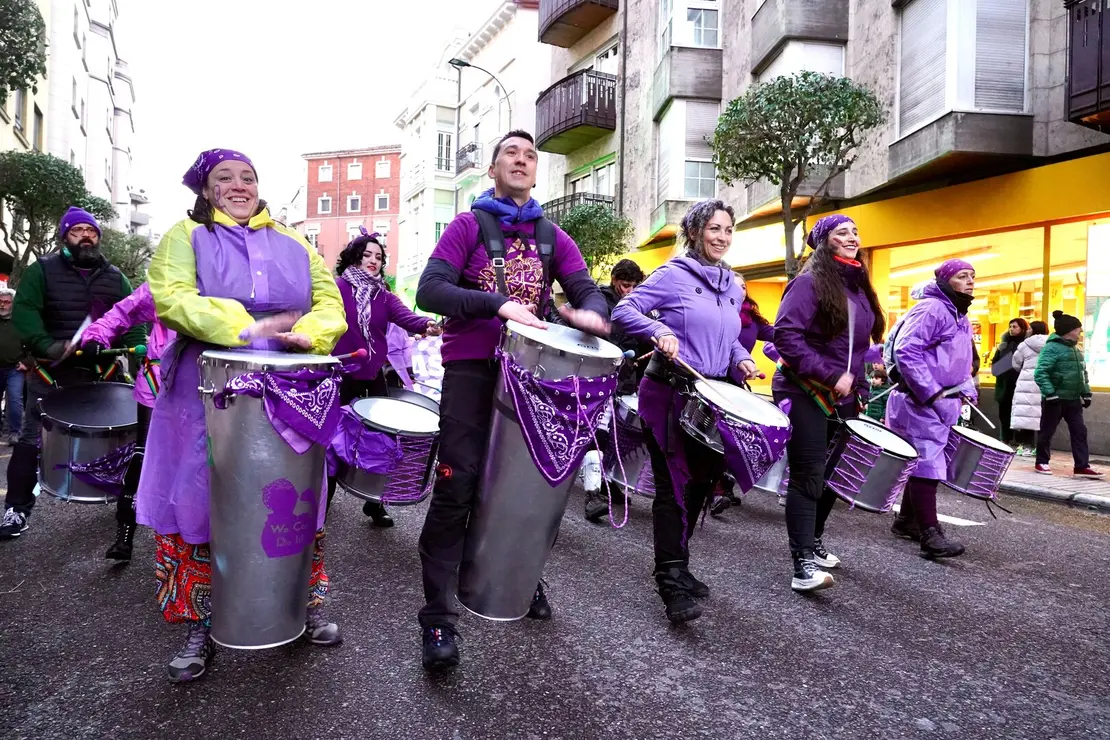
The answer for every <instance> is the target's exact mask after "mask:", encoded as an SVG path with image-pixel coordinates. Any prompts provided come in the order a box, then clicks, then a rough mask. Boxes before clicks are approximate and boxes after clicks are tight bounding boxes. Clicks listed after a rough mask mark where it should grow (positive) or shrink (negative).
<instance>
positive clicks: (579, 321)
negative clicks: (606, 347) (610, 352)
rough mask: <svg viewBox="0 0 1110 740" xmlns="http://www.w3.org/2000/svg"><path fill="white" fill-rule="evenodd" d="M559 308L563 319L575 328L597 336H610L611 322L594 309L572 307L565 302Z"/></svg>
mask: <svg viewBox="0 0 1110 740" xmlns="http://www.w3.org/2000/svg"><path fill="white" fill-rule="evenodd" d="M558 310H559V315H560V316H562V317H563V321H565V322H567V324H569V325H570V326H573V327H574V328H575V329H578V330H579V331H584V332H586V333H587V334H593V335H595V336H603V337H607V336H609V322H608V321H606V320H605V318H604V317H603V316H598V315H597V314H596V313H594V312H593V311H584V310H582V309H580V308H572V307H571V306H568V305H567V304H565V303H564V304H563V305H561V306H559V309H558Z"/></svg>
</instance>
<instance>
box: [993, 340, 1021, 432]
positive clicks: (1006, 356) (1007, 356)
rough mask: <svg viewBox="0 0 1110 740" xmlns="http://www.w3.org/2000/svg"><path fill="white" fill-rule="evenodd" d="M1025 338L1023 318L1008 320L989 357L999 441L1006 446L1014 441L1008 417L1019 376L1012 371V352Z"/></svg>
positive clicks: (1010, 412) (1011, 411) (1016, 372)
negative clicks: (1003, 332) (1008, 324)
mask: <svg viewBox="0 0 1110 740" xmlns="http://www.w3.org/2000/svg"><path fill="white" fill-rule="evenodd" d="M1027 336H1029V322H1028V321H1026V320H1025V319H1023V318H1016V319H1010V328H1009V330H1008V331H1007V332H1006V334H1005V336H1003V337H1002V341H1001V342H999V343H998V349H996V350H995V351H994V355H993V356H992V357H991V373H992V374H993V375H994V400H995V401H997V402H998V421H999V432H998V433H999V439H1001V440H1002V441H1003V442H1005V443H1006V444H1010V443H1012V442H1013V440H1014V432H1013V429H1011V428H1010V416H1011V414H1012V413H1013V406H1014V390H1015V389H1016V388H1017V381H1018V375H1019V372H1018V371H1017V370H1015V369H1014V352H1015V351H1017V348H1018V347H1019V346H1021V343H1022V342H1024V341H1025V338H1026V337H1027Z"/></svg>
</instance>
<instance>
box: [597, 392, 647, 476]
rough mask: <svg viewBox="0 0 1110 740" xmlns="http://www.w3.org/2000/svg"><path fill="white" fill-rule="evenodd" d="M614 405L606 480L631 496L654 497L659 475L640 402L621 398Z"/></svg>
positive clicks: (606, 464) (635, 397)
mask: <svg viewBox="0 0 1110 740" xmlns="http://www.w3.org/2000/svg"><path fill="white" fill-rule="evenodd" d="M613 406H614V408H615V410H616V413H615V414H614V416H615V418H614V420H613V422H612V425H611V426H610V429H609V449H607V450H606V451H605V480H607V481H609V482H610V483H612V484H613V485H616V486H620V487H621V488H623V489H624V490H625V491H627V492H629V493H635V494H637V495H639V496H643V497H645V498H654V497H655V476H654V475H653V474H652V472H651V456H650V455H648V451H647V446H646V445H645V444H644V432H643V429H642V428H641V426H640V413H639V412H640V399H639V397H638V396H621V397H620V398H618V399H617V401H616V403H614V404H613Z"/></svg>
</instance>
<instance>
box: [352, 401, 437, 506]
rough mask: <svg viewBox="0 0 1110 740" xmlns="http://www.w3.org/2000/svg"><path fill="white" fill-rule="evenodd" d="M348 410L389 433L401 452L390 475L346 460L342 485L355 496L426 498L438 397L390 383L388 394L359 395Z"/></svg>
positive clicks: (398, 501)
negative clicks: (350, 463)
mask: <svg viewBox="0 0 1110 740" xmlns="http://www.w3.org/2000/svg"><path fill="white" fill-rule="evenodd" d="M351 410H352V411H353V412H354V413H355V415H357V416H358V418H359V420H360V421H361V422H362V425H363V426H364V427H366V428H367V429H369V430H371V431H375V432H382V433H383V434H388V435H389V436H391V437H392V438H393V439H394V441H395V442H396V443H397V445H398V446H399V447H400V448H401V452H402V457H401V461H400V462H398V463H397V467H396V468H394V470H393V472H391V473H390V474H388V475H382V474H379V473H370V472H367V471H366V470H363V469H361V468H360V467H358V466H357V465H347V466H346V470H345V471H344V473H343V475H341V476H339V478H338V479H337V482H338V483H339V485H340V486H342V488H343V490H345V491H346V492H347V493H349V494H351V495H352V496H354V497H355V498H360V499H362V500H364V501H377V502H380V503H383V504H389V505H391V506H412V505H414V504H419V503H420V502H422V501H423V500H424V499H426V498H428V496H429V495H430V494H431V492H432V482H433V481H432V471H433V470H434V469H435V463H436V454H437V452H438V448H439V403H437V402H436V401H434V400H433V399H431V398H428V397H427V396H422V395H420V394H419V393H413V392H411V391H397V390H395V389H392V388H391V389H390V390H389V397H388V398H360V399H358V400H357V401H355V402H354V403H352V404H351Z"/></svg>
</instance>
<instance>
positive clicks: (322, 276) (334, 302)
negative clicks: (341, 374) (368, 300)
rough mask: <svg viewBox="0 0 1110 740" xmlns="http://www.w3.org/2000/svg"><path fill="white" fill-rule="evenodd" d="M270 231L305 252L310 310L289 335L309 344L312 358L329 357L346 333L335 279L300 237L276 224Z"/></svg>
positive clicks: (343, 313)
mask: <svg viewBox="0 0 1110 740" xmlns="http://www.w3.org/2000/svg"><path fill="white" fill-rule="evenodd" d="M274 228H276V229H277V230H278V231H279V232H280V233H282V234H284V235H285V236H288V237H289V238H290V239H296V240H297V242H298V243H299V244H301V246H303V247H304V248H305V250H307V251H308V271H309V274H310V275H311V277H312V310H311V311H309V312H308V313H306V314H305V315H304V316H302V317H301V320H300V321H298V322H297V323H296V324H295V325H294V326H293V331H295V332H299V333H301V334H304V335H306V336H307V337H309V338H310V339H311V340H312V352H313V353H314V354H318V355H326V354H330V353H331V351H332V349H334V348H335V345H336V343H337V342H338V341H339V338H340V337H342V336H343V334H344V333H345V332H346V331H347V315H346V313H345V311H344V310H343V298H342V296H340V295H339V286H337V285H336V284H335V278H334V277H333V276H332V274H331V270H329V269H328V266H327V264H326V263H325V262H324V258H323V257H321V256H320V255H319V254H318V253H317V252H316V250H315V249H314V248H313V247H312V245H311V244H309V243H308V242H307V241H305V238H304V237H303V236H301V235H300V234H298V233H297V232H296V231H293V230H292V229H288V228H286V227H284V226H282V225H280V224H275V226H274Z"/></svg>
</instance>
